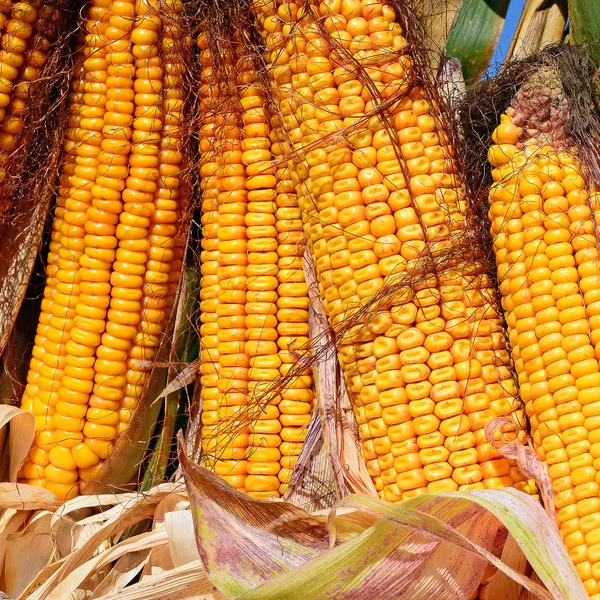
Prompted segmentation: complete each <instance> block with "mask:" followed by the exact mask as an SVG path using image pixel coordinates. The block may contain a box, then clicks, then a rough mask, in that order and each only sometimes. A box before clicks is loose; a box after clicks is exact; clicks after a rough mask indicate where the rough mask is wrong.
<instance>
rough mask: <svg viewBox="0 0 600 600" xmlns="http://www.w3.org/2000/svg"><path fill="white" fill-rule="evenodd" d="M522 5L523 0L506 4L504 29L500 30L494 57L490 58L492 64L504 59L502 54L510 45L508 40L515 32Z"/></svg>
mask: <svg viewBox="0 0 600 600" xmlns="http://www.w3.org/2000/svg"><path fill="white" fill-rule="evenodd" d="M524 6H525V0H511V2H510V4H509V6H508V13H507V15H506V21H505V22H504V29H503V30H502V35H501V36H500V42H499V43H498V48H497V49H496V52H495V54H494V58H493V59H492V64H493V63H498V62H502V60H503V59H504V55H505V54H506V53H507V52H508V49H509V47H510V41H511V39H512V36H513V34H514V32H515V29H516V28H517V23H518V22H519V16H520V15H521V11H522V10H523V7H524Z"/></svg>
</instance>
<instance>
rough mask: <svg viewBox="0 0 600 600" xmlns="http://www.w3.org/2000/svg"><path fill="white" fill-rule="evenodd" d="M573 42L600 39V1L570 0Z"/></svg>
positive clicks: (579, 42) (596, 40)
mask: <svg viewBox="0 0 600 600" xmlns="http://www.w3.org/2000/svg"><path fill="white" fill-rule="evenodd" d="M569 21H570V27H569V33H570V38H571V42H572V43H575V44H584V43H589V42H598V41H599V40H600V2H598V0H569Z"/></svg>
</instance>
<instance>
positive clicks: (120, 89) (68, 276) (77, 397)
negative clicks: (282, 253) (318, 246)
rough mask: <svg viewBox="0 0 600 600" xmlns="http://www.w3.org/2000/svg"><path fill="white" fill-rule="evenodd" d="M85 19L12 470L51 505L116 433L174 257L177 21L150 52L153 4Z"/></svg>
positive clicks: (143, 370) (119, 4) (118, 4)
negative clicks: (24, 452) (23, 420)
mask: <svg viewBox="0 0 600 600" xmlns="http://www.w3.org/2000/svg"><path fill="white" fill-rule="evenodd" d="M169 6H170V7H171V9H172V15H171V18H172V19H173V18H175V21H174V22H176V13H177V10H178V5H177V4H176V3H172V4H170V5H169ZM88 16H89V20H88V21H87V22H86V24H85V28H86V36H85V42H84V43H83V44H82V46H81V51H80V55H81V57H82V60H83V64H82V66H81V68H80V70H79V71H78V72H77V73H76V75H75V78H74V81H73V85H72V91H71V96H70V100H71V105H70V117H69V129H68V132H67V141H66V142H65V158H64V162H63V167H62V174H61V178H60V187H59V191H58V200H57V209H56V215H55V219H54V223H53V233H52V243H51V246H50V253H49V256H48V267H47V269H46V275H47V284H46V290H45V293H44V300H43V303H42V313H41V315H40V322H39V326H38V330H37V336H36V340H35V347H34V350H33V358H32V360H31V365H30V371H29V375H28V385H27V388H26V390H25V394H24V396H23V400H22V406H23V408H25V409H27V410H30V411H32V412H33V413H34V415H35V416H36V432H37V433H36V439H35V444H34V447H33V448H32V450H31V452H30V454H29V460H28V461H26V463H25V464H24V465H23V468H22V470H21V478H22V479H23V480H24V481H27V482H28V483H32V484H35V485H43V486H44V487H46V488H48V489H50V490H51V491H53V492H55V493H56V494H57V496H59V498H64V499H66V498H70V497H72V496H74V495H76V494H77V493H78V492H79V490H80V488H81V489H83V488H84V487H85V482H86V481H90V480H93V479H95V478H96V477H97V476H98V474H99V472H100V470H101V468H102V465H103V462H104V460H105V459H106V458H107V457H108V455H109V453H110V452H111V450H112V447H113V442H114V439H115V437H116V436H117V435H118V434H119V433H121V432H123V431H124V430H125V429H126V428H127V423H128V422H129V420H130V418H131V414H132V411H133V410H134V409H135V406H136V403H137V401H138V399H139V397H140V393H141V390H142V388H143V386H144V383H145V380H146V376H147V371H148V366H147V362H143V361H150V360H151V359H152V357H153V355H154V349H155V348H156V346H157V345H158V343H159V340H160V334H161V332H162V329H163V326H164V323H165V320H166V318H167V311H168V308H169V307H170V303H171V300H170V299H169V294H170V293H171V292H172V291H173V284H174V283H175V282H176V276H177V275H176V274H177V273H178V271H177V268H178V267H179V266H180V264H181V262H180V256H176V252H175V246H176V234H177V229H178V226H177V222H178V219H179V177H178V176H179V164H180V163H181V154H180V137H181V134H180V124H181V102H182V95H181V81H180V79H181V67H180V65H179V63H178V61H177V59H176V55H175V54H174V52H173V48H172V45H173V35H174V33H175V32H176V29H174V27H175V28H176V26H175V24H174V22H173V23H171V24H170V25H168V26H167V27H165V28H164V29H162V32H163V34H164V36H165V41H164V42H163V53H162V54H161V53H160V52H159V45H158V42H159V33H160V32H161V28H162V23H161V19H160V18H159V16H158V13H157V11H156V6H155V5H154V4H153V3H152V2H142V1H140V0H137V1H136V2H135V3H133V2H128V1H126V0H124V1H116V0H115V1H114V2H112V3H111V2H110V1H107V0H106V1H105V0H97V1H96V2H94V3H93V4H92V5H91V7H90V9H89V15H88ZM171 269H173V270H174V271H175V275H172V274H171Z"/></svg>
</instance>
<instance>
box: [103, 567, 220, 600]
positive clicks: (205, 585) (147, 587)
mask: <svg viewBox="0 0 600 600" xmlns="http://www.w3.org/2000/svg"><path fill="white" fill-rule="evenodd" d="M165 598H173V599H175V598H177V600H225V597H224V596H223V595H222V594H221V593H219V591H218V590H217V589H216V588H215V587H214V585H213V584H212V583H211V582H210V581H209V580H208V579H207V577H206V574H205V573H204V570H203V569H202V565H201V564H200V561H196V562H193V563H189V564H187V565H183V566H181V567H177V568H176V569H173V570H172V571H168V572H167V573H162V574H160V575H157V576H155V577H151V578H149V579H147V580H146V581H143V582H141V583H137V584H135V585H132V586H130V587H128V588H126V589H124V590H122V591H121V592H119V593H117V594H108V595H106V596H102V597H100V598H98V599H97V600H165Z"/></svg>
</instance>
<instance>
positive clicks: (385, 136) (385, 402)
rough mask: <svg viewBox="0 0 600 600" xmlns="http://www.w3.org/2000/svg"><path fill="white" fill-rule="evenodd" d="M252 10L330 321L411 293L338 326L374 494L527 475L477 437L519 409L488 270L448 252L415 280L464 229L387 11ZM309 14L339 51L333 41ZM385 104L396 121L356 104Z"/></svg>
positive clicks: (431, 107)
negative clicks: (454, 259)
mask: <svg viewBox="0 0 600 600" xmlns="http://www.w3.org/2000/svg"><path fill="white" fill-rule="evenodd" d="M254 8H255V10H256V13H257V16H258V19H259V23H260V25H261V27H262V34H263V37H264V39H265V42H266V45H267V63H268V64H269V75H270V77H271V78H272V81H273V88H274V90H273V93H274V95H275V97H276V99H277V101H278V103H279V108H280V111H281V117H282V121H283V124H284V126H285V130H286V134H287V139H288V140H289V141H290V142H291V143H292V144H293V147H294V149H295V150H297V151H298V150H302V149H303V148H306V150H305V151H304V160H301V161H298V164H297V165H296V177H297V180H296V192H297V194H298V205H299V208H300V209H301V211H302V217H303V219H304V231H305V234H306V236H307V238H308V240H309V247H310V249H311V252H312V254H313V257H314V262H315V265H316V268H317V273H318V276H319V283H320V291H321V294H322V296H323V298H324V304H325V308H326V311H327V313H328V316H329V319H330V322H331V324H332V325H333V326H336V325H343V322H344V320H346V319H349V318H354V319H356V315H357V308H359V307H361V306H365V305H368V303H369V302H371V301H372V299H373V297H374V296H375V295H376V294H378V293H381V290H385V288H386V286H392V285H396V286H397V287H398V286H399V284H400V283H401V282H402V281H406V284H405V287H404V291H405V292H406V293H405V294H404V297H400V296H401V294H396V295H395V297H394V296H392V297H391V298H388V301H387V302H383V301H382V302H381V303H380V304H383V309H381V310H378V312H377V314H376V315H375V316H374V317H373V318H371V319H369V320H367V319H364V322H361V323H360V324H359V325H357V326H356V327H355V328H353V329H352V330H351V331H349V332H347V333H346V334H344V335H340V337H339V338H338V344H339V358H340V362H341V365H342V367H343V369H344V372H345V378H346V382H347V384H348V387H349V390H350V394H351V397H352V399H353V403H354V408H355V414H356V417H357V420H358V423H359V432H360V436H361V439H362V441H363V451H364V456H365V458H366V460H367V464H368V468H369V471H370V473H371V476H372V477H373V481H374V483H375V487H376V488H377V490H378V491H379V494H380V496H382V497H384V498H386V499H388V500H393V501H398V500H401V499H405V498H410V497H412V496H414V495H417V494H421V493H424V492H426V491H430V492H431V491H448V490H457V489H458V490H471V489H483V488H494V487H501V486H508V485H513V484H515V483H516V482H518V481H521V480H522V479H523V477H522V475H520V474H519V472H518V471H517V470H516V469H515V468H514V467H513V465H512V464H511V463H510V462H509V461H508V460H506V459H504V458H502V457H501V456H500V455H499V454H498V453H497V452H496V451H495V450H494V449H493V448H492V446H491V444H490V443H489V442H488V440H487V439H486V438H485V433H484V428H485V425H486V424H487V423H489V422H490V421H491V420H492V419H494V418H495V417H498V416H505V415H508V414H514V416H515V420H516V421H521V419H522V414H521V412H520V411H519V410H518V405H517V403H516V402H515V400H514V393H515V391H516V390H515V382H514V380H513V378H512V376H511V373H510V370H509V356H508V353H507V351H506V341H505V338H504V334H503V331H502V327H501V321H500V318H499V315H498V313H497V311H496V310H495V308H494V306H493V303H492V301H491V299H492V298H493V292H492V286H491V282H490V281H489V279H488V278H487V277H485V276H481V275H476V272H477V270H476V267H474V266H471V268H470V269H469V268H468V265H466V264H456V268H455V269H450V268H447V269H445V270H443V271H440V272H438V273H437V274H431V275H430V276H429V277H426V278H424V279H423V280H421V281H419V282H418V285H416V286H411V285H410V281H409V277H408V274H409V273H410V272H411V270H413V269H418V268H419V267H422V265H423V264H424V260H423V257H425V256H426V255H427V252H428V250H429V251H431V253H432V255H433V256H439V255H440V252H441V251H442V250H443V249H444V248H446V247H448V246H449V245H451V244H452V243H453V239H454V238H456V237H457V236H458V232H459V231H460V229H461V228H463V227H464V224H465V221H464V217H463V216H462V215H463V213H464V201H463V200H462V195H463V190H462V185H461V182H460V180H459V177H458V175H457V173H456V166H455V164H454V162H453V159H452V149H451V147H450V145H449V142H448V139H447V138H446V136H445V135H444V134H443V133H442V132H441V131H440V124H439V112H438V110H437V108H436V105H435V103H434V102H430V101H428V100H427V99H426V98H425V95H424V92H423V90H422V89H421V88H419V87H418V86H416V85H414V84H413V83H412V70H413V65H412V61H411V59H410V58H409V56H408V55H407V54H406V53H400V54H399V51H402V50H403V49H405V48H406V45H407V43H406V40H405V39H404V38H403V37H402V31H401V28H400V26H399V25H398V23H396V20H395V19H396V16H395V14H394V10H393V9H392V8H391V7H390V6H388V5H386V4H384V3H383V2H379V1H372V0H369V2H368V3H365V2H361V1H360V0H332V1H328V2H314V3H311V4H310V6H304V5H302V6H301V5H300V4H298V3H294V2H289V1H288V0H285V1H283V2H277V3H275V2H263V1H262V0H257V1H256V2H255V3H254ZM317 19H319V20H321V22H322V25H323V26H324V27H325V29H326V30H327V31H328V33H329V35H330V36H331V38H332V39H333V40H335V41H337V42H338V43H339V44H340V45H341V46H343V48H344V49H346V50H343V51H342V50H339V51H337V52H336V51H333V50H332V48H331V43H330V41H331V40H328V39H326V38H325V37H324V35H323V34H322V33H321V30H320V29H319V26H317V23H316V21H317ZM300 21H301V22H302V28H301V31H300V29H299V28H296V27H295V24H296V23H298V22H300ZM345 51H349V52H350V53H351V54H352V55H353V56H354V58H355V60H356V61H357V62H358V63H359V64H360V65H361V67H362V69H363V71H362V74H361V75H357V72H358V71H357V70H358V66H357V65H356V64H354V63H352V62H350V61H349V60H348V59H347V57H346V56H345V55H344V52H345ZM365 75H366V76H367V77H368V78H369V83H368V85H367V83H366V82H365V80H364V76H365ZM383 101H387V102H388V103H391V107H390V108H387V109H383V115H384V117H383V119H384V120H385V122H387V123H389V127H386V126H385V124H384V121H383V120H381V118H380V117H379V116H373V117H368V116H365V115H367V114H368V113H369V112H372V111H374V110H375V109H377V107H378V106H379V105H380V104H381V103H382V102H383ZM380 110H381V109H380ZM339 132H345V135H343V136H338V137H334V138H331V139H326V136H328V135H331V136H335V135H336V134H338V133H339ZM519 485H520V486H521V487H522V488H524V489H525V488H527V484H526V483H521V484H519Z"/></svg>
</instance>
